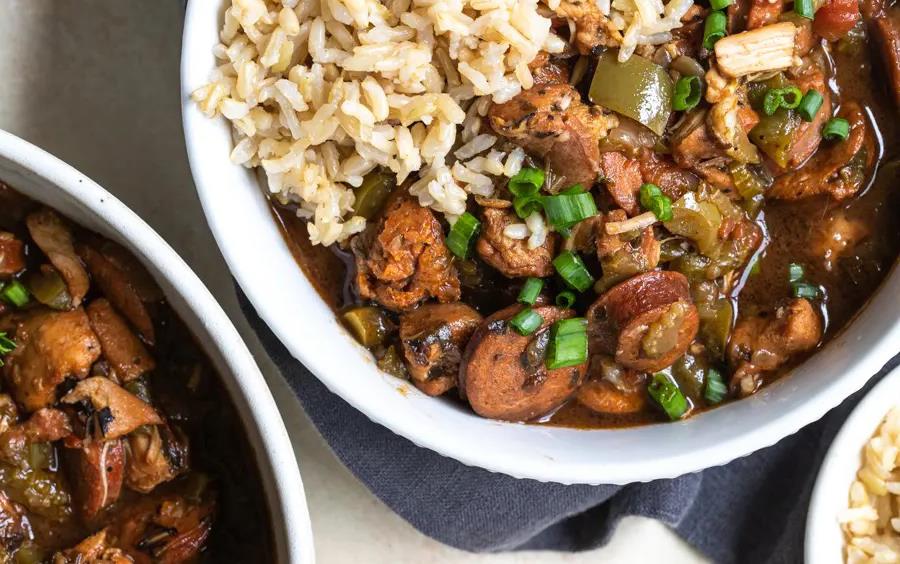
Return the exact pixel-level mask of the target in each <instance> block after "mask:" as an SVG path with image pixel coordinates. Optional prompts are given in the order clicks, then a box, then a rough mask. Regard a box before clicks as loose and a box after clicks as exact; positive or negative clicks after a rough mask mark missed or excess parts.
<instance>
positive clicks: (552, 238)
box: [475, 209, 558, 278]
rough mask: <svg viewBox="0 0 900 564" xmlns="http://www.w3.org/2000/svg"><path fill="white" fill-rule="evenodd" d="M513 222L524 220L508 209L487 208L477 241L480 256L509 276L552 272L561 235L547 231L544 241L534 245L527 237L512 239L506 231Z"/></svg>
mask: <svg viewBox="0 0 900 564" xmlns="http://www.w3.org/2000/svg"><path fill="white" fill-rule="evenodd" d="M514 223H522V221H521V220H520V219H519V218H518V217H516V215H515V214H513V213H512V212H510V211H509V210H499V209H485V210H484V212H483V213H482V223H481V236H480V237H479V238H478V242H477V243H476V245H475V250H476V251H477V252H478V256H480V257H481V259H482V260H483V261H484V262H486V263H487V264H489V265H491V266H493V267H494V268H496V269H497V270H499V271H500V272H501V273H502V274H503V275H504V276H506V277H508V278H518V277H525V276H534V277H537V278H543V277H545V276H550V275H552V274H553V257H555V256H556V247H557V241H558V236H557V235H556V234H555V233H548V234H547V237H546V239H544V243H543V244H541V245H540V246H538V247H535V248H533V249H532V248H529V244H528V239H527V238H526V239H512V238H510V237H507V236H506V235H505V234H504V233H503V231H504V230H505V229H506V228H507V226H509V225H512V224H514Z"/></svg>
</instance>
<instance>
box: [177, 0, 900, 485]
mask: <svg viewBox="0 0 900 564" xmlns="http://www.w3.org/2000/svg"><path fill="white" fill-rule="evenodd" d="M223 2H224V0H219V1H217V2H209V1H202V2H201V1H199V0H190V1H189V2H188V6H187V11H186V14H185V27H184V36H183V44H182V59H181V90H182V92H181V98H182V118H183V125H184V131H185V143H186V148H187V152H188V160H189V162H190V166H191V170H192V173H193V175H194V183H195V186H196V187H197V191H198V195H199V198H200V201H201V203H202V205H203V209H204V213H205V214H206V218H207V221H208V223H209V226H210V229H211V231H212V232H213V235H214V236H215V239H216V242H217V244H218V245H219V249H220V250H221V252H222V254H223V256H224V257H225V260H226V262H227V263H228V265H229V268H230V269H231V272H232V275H233V276H234V277H235V279H236V280H237V282H238V284H239V285H240V287H241V289H242V290H243V292H244V293H245V295H246V296H247V298H248V300H249V301H250V303H251V304H252V305H253V307H254V309H255V311H256V312H257V314H258V315H259V317H260V318H261V319H262V320H263V321H264V322H265V323H266V325H267V326H268V328H269V329H270V330H271V331H272V332H273V333H274V334H275V336H276V337H277V338H278V340H279V341H280V342H281V343H282V344H283V345H284V346H285V348H286V349H287V350H288V351H289V352H290V354H291V355H292V356H293V357H294V358H295V359H296V360H298V361H299V362H301V363H302V364H303V365H304V366H306V367H307V368H308V369H309V370H310V371H311V372H312V373H313V374H314V375H315V376H316V378H318V379H319V381H321V382H322V383H323V384H324V385H325V386H326V387H327V388H328V389H329V390H330V391H331V392H333V393H335V394H336V395H338V396H340V397H341V398H342V399H343V400H345V401H347V402H348V403H350V404H351V405H352V406H353V407H354V408H355V409H357V410H358V411H360V412H361V413H363V414H364V415H365V416H366V417H368V418H369V419H370V420H372V421H374V422H375V423H378V424H380V425H382V426H384V427H387V428H388V429H390V430H391V431H392V432H394V433H396V434H398V435H400V436H402V437H405V438H406V439H408V440H410V441H412V442H413V443H415V444H416V445H418V446H421V447H424V448H428V449H430V450H432V451H434V452H437V453H438V454H441V455H444V456H447V457H450V458H453V459H455V460H457V461H459V462H461V463H463V464H465V465H468V466H473V467H479V468H483V469H486V470H489V471H492V472H499V473H503V474H507V475H509V476H512V477H515V478H529V479H534V480H537V481H541V482H556V483H562V484H628V483H634V482H647V481H651V480H655V479H662V478H674V477H677V476H680V475H684V474H688V473H692V472H697V471H700V470H703V469H706V468H709V467H714V466H720V465H722V464H726V463H728V462H731V461H732V460H734V459H736V458H740V457H743V456H746V455H748V454H751V453H752V452H754V451H756V450H759V449H762V448H765V447H768V446H771V445H773V444H775V443H776V442H777V441H778V440H780V439H782V438H783V437H785V436H788V435H790V434H793V433H795V432H797V431H798V430H799V429H800V428H801V427H803V426H805V425H808V424H809V423H812V422H813V421H816V420H818V419H819V418H821V417H822V416H823V415H824V414H825V413H826V412H827V411H828V410H830V409H832V408H833V407H835V406H837V405H838V404H839V403H840V402H841V401H842V400H843V399H845V398H846V397H847V396H849V395H850V394H852V393H853V392H855V391H856V390H858V389H860V388H861V387H862V386H863V385H864V384H865V383H866V382H867V381H868V379H869V378H870V377H871V376H872V375H874V374H875V373H877V372H878V370H880V369H881V368H882V367H883V366H884V364H885V363H886V362H887V361H888V360H889V359H890V358H891V357H892V356H893V354H894V353H895V352H896V350H895V346H894V345H893V343H894V342H897V340H898V339H900V322H897V321H896V320H895V321H894V322H892V323H891V325H890V327H889V328H888V329H887V330H885V331H884V332H883V333H880V334H878V335H877V336H876V337H874V338H873V339H872V341H871V343H870V345H869V346H868V347H866V349H865V350H864V351H863V352H862V353H861V354H860V355H859V356H856V357H854V359H855V364H854V366H853V367H852V368H851V369H849V370H848V372H847V373H845V374H842V375H841V376H840V377H839V378H835V379H834V380H833V381H829V382H827V383H825V384H823V385H822V387H821V388H820V389H818V390H817V392H816V394H815V396H814V397H809V398H807V399H806V400H804V402H803V403H802V404H800V405H798V406H797V407H795V408H794V409H791V410H783V411H782V412H780V413H779V414H778V416H777V417H772V418H769V419H766V420H763V421H761V422H759V425H757V426H755V427H753V428H750V429H743V430H742V432H740V433H735V434H734V435H729V436H728V437H727V438H725V439H723V440H722V441H720V442H717V443H715V444H705V445H701V446H699V447H697V448H695V449H693V450H691V451H690V452H687V453H681V454H672V455H668V456H666V457H665V458H663V457H660V458H659V459H655V460H654V463H653V464H647V461H646V460H624V461H623V460H612V461H610V460H609V459H606V460H603V461H600V460H597V461H591V462H581V461H565V462H564V461H560V460H553V459H551V460H549V461H546V463H541V464H534V465H527V464H522V461H521V460H517V459H515V458H514V457H504V456H496V455H495V454H494V453H492V452H489V453H484V452H483V451H480V450H479V449H477V448H472V447H473V441H472V437H470V436H465V435H464V434H461V433H454V432H453V431H452V430H435V428H434V427H433V426H426V425H422V426H417V425H415V424H410V423H412V420H411V418H410V417H408V416H406V415H404V414H403V413H401V412H400V411H397V410H395V411H390V410H385V409H382V408H376V407H375V406H373V405H371V400H370V399H369V398H368V397H367V396H366V394H365V393H363V392H361V391H360V390H356V389H354V388H353V387H352V385H351V384H350V383H348V382H347V381H345V380H344V379H342V378H339V377H335V375H334V373H335V372H336V370H335V366H334V362H333V361H331V360H330V359H325V358H321V357H322V356H323V355H321V354H319V353H318V351H317V350H316V347H315V343H303V344H301V343H299V342H298V340H297V339H296V338H292V331H294V330H295V329H296V327H291V326H289V325H288V324H282V323H279V322H277V320H276V315H275V309H276V308H275V307H274V306H273V304H271V303H269V301H267V296H266V293H267V291H268V289H267V288H264V287H262V286H261V285H259V284H254V283H253V281H252V280H251V275H250V273H249V271H248V269H247V268H246V266H242V257H241V256H238V255H237V251H236V249H234V248H232V247H231V246H230V244H229V237H230V236H231V234H230V233H229V232H231V231H233V230H234V229H233V228H234V226H233V224H231V223H228V221H226V218H224V217H220V214H219V211H218V207H219V205H220V204H219V203H218V202H217V201H216V200H217V198H218V197H220V195H221V190H222V187H221V186H218V185H215V183H214V182H213V180H214V176H215V175H216V172H214V171H213V169H214V168H215V167H216V166H219V167H222V166H230V167H238V166H239V165H233V164H231V163H230V162H229V160H228V154H227V153H225V154H223V155H221V157H217V158H216V161H214V162H213V163H209V162H208V160H207V159H206V158H205V157H204V156H203V153H204V145H205V144H207V143H208V142H209V141H210V140H209V139H208V138H205V137H204V136H203V134H201V133H200V131H201V130H202V131H204V133H205V134H209V132H208V131H206V129H207V128H209V127H212V126H209V125H205V124H206V123H209V122H214V121H222V120H221V118H219V119H218V120H210V119H209V118H207V117H206V116H204V115H203V114H202V112H200V110H199V109H198V108H197V107H196V105H195V103H194V102H193V101H192V100H191V98H190V93H191V92H190V86H189V85H192V84H193V85H195V87H197V86H199V85H201V84H204V83H205V82H206V81H207V80H208V77H209V73H210V72H211V71H212V67H211V65H210V64H206V63H201V61H204V60H207V61H211V60H212V54H211V53H212V45H208V44H202V43H199V41H200V40H199V37H203V36H204V33H205V32H204V27H207V28H208V27H209V26H210V25H211V22H210V21H209V18H211V17H213V14H215V17H217V18H220V17H221V13H222V10H223ZM220 21H221V20H220V19H217V20H216V22H217V23H216V25H217V26H218V24H219V23H220ZM217 29H218V28H217ZM201 69H202V70H201ZM201 74H202V76H201ZM215 136H217V137H223V138H224V137H225V136H227V137H228V144H229V145H231V144H232V139H231V135H230V127H228V126H226V125H225V124H224V122H223V123H221V124H220V126H219V127H218V132H217V133H215ZM261 192H262V191H261V190H260V194H259V197H260V198H261V197H262V193H261ZM262 229H263V230H265V229H277V227H276V225H275V222H274V221H272V222H271V225H270V226H269V227H262ZM279 236H280V234H279ZM281 245H282V247H283V248H282V249H281V250H280V251H279V252H280V253H282V254H284V253H287V255H288V256H290V251H289V250H288V249H287V244H286V243H285V242H284V241H283V239H282V241H281ZM294 266H295V268H296V270H297V272H298V274H299V275H300V277H302V278H304V279H305V275H304V274H303V273H302V272H301V270H300V268H299V267H297V266H296V263H294ZM894 277H900V269H898V268H897V267H896V263H895V267H894V268H893V271H892V273H891V274H888V275H887V276H886V277H885V281H884V282H883V283H882V285H881V287H880V288H879V290H878V291H877V292H876V293H875V294H874V295H873V297H872V298H870V299H875V298H876V297H877V296H878V295H880V294H881V293H883V290H884V288H885V284H886V283H887V281H888V280H892V279H893V278H894ZM306 282H307V284H308V280H307V281H306ZM867 309H868V308H863V310H862V311H865V310H867ZM332 317H334V316H333V315H332ZM855 321H856V320H854V321H852V322H851V324H853V323H855ZM839 337H840V335H838V336H836V337H835V338H834V339H833V340H832V341H835V340H837V339H838V338H839ZM829 346H830V345H829ZM827 348H828V347H826V349H827ZM815 356H818V355H815ZM807 362H809V361H807ZM784 380H786V379H781V381H782V382H783V381H784ZM767 388H769V389H771V388H773V386H769V387H767ZM410 393H417V391H416V390H413V391H412V392H410ZM759 396H760V394H756V396H755V397H756V398H759ZM751 399H752V398H751ZM748 401H750V400H742V401H741V402H736V403H746V402H748ZM729 407H733V405H732V406H725V407H723V408H720V409H716V410H711V411H710V412H709V413H704V414H701V415H700V416H699V417H696V418H692V419H691V421H697V420H699V419H701V418H704V417H707V418H709V417H710V416H711V415H712V416H715V414H716V413H717V412H722V411H725V410H727V409H729ZM754 407H756V406H755V405H754ZM748 409H749V408H748ZM741 413H742V414H746V413H747V409H745V410H744V411H742V412H741ZM723 419H724V418H719V419H717V421H721V420H723ZM486 421H487V420H486ZM491 423H492V424H500V425H503V424H502V423H497V422H491ZM506 425H508V424H506ZM665 425H666V426H671V427H673V428H675V427H679V428H681V429H685V431H686V428H687V427H688V426H689V423H687V422H678V423H667V424H665ZM652 427H657V426H656V425H650V426H645V427H642V429H646V428H652ZM541 429H544V430H545V431H546V430H547V429H552V428H547V427H542V428H541ZM566 431H573V430H571V429H567V430H566ZM575 432H578V433H626V432H627V431H622V430H577V431H575Z"/></svg>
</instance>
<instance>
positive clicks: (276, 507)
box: [0, 131, 315, 564]
mask: <svg viewBox="0 0 900 564" xmlns="http://www.w3.org/2000/svg"><path fill="white" fill-rule="evenodd" d="M0 180H2V181H4V182H6V183H7V184H9V185H10V186H12V187H14V188H15V189H16V190H18V191H20V192H22V193H23V194H25V195H27V196H28V197H30V198H32V199H34V200H37V201H39V202H42V203H44V204H46V205H48V206H50V207H52V208H55V209H56V210H58V211H59V212H60V213H62V214H64V215H65V216H67V217H69V218H70V219H72V220H73V221H75V222H76V223H79V224H80V225H82V226H84V227H86V228H88V229H91V230H93V231H96V232H98V233H100V234H102V235H104V236H106V237H108V238H109V239H112V240H113V241H116V242H118V243H120V244H122V245H124V246H125V247H126V248H128V249H129V250H130V251H131V252H132V253H133V254H134V255H135V256H136V257H137V258H138V259H139V260H140V261H141V262H142V263H143V264H144V266H146V267H147V269H148V270H149V271H150V273H151V274H152V275H153V277H154V278H155V279H156V281H157V282H158V283H159V285H160V287H161V288H162V290H163V292H164V293H165V295H166V299H167V300H168V302H169V304H170V305H171V306H172V308H173V309H174V310H175V311H176V312H177V313H178V315H179V317H181V319H182V320H184V322H185V323H186V324H187V326H188V328H189V329H190V330H191V332H192V333H193V334H194V336H195V337H196V338H197V341H198V342H199V343H200V345H201V346H202V347H203V350H204V351H205V352H206V354H207V355H208V356H209V358H210V359H211V360H212V362H213V365H214V366H215V367H216V369H217V371H218V373H219V376H220V377H221V380H222V383H223V384H224V386H225V388H226V390H227V391H228V394H229V395H230V396H231V400H232V402H233V403H234V406H235V408H236V409H237V413H238V415H239V416H240V418H241V420H242V422H243V424H244V429H245V430H246V432H247V439H248V440H249V442H250V445H251V447H252V448H253V452H254V454H255V456H256V463H257V467H258V468H259V472H260V478H261V479H262V482H263V484H262V485H263V491H264V492H265V495H266V502H267V506H268V509H269V520H270V522H271V524H272V539H273V541H274V543H275V545H274V549H275V554H276V555H277V557H278V562H284V563H291V564H311V563H312V562H315V555H314V551H313V540H312V529H311V527H310V521H309V513H308V511H307V507H306V497H305V495H304V493H303V483H302V481H301V480H300V470H299V469H298V467H297V460H296V459H295V458H294V452H293V449H292V447H291V443H290V439H289V437H288V434H287V430H286V429H285V427H284V422H283V421H282V420H281V417H280V415H279V413H278V408H277V407H276V405H275V401H274V400H273V398H272V395H271V393H269V389H268V387H267V386H266V383H265V380H264V379H263V377H262V374H260V372H259V368H258V367H257V366H256V363H255V361H254V360H253V357H252V356H251V354H250V351H248V350H247V347H246V345H245V344H244V342H243V341H242V340H241V338H240V336H239V335H238V333H237V330H235V328H234V326H233V325H232V324H231V321H229V319H228V317H227V316H226V315H225V312H224V311H222V308H221V307H219V304H218V303H217V302H216V300H215V298H213V296H212V294H210V293H209V291H208V290H207V289H206V287H205V286H204V285H203V283H202V282H201V281H200V279H199V278H197V276H196V275H195V274H194V273H193V272H192V271H191V269H190V268H189V267H188V266H187V264H185V263H184V261H183V260H181V258H180V257H179V256H178V255H177V254H176V253H175V251H173V250H172V248H171V247H169V245H168V244H167V243H166V242H165V241H164V240H163V239H162V238H161V237H160V236H159V235H157V234H156V232H155V231H153V229H151V228H150V226H148V225H147V224H146V223H144V222H143V221H142V220H141V218H139V217H138V216H137V215H135V214H134V212H132V211H131V210H130V209H128V208H127V207H126V206H125V205H124V204H123V203H122V202H120V201H119V200H117V199H116V198H115V197H114V196H112V195H111V194H110V193H109V192H107V191H105V190H104V189H103V188H101V187H100V186H98V185H97V184H96V183H94V182H93V181H92V180H91V179H89V178H88V177H86V176H84V175H83V174H81V173H80V172H78V171H77V170H75V169H74V168H72V167H70V166H69V165H67V164H65V163H64V162H62V161H60V160H59V159H57V158H56V157H54V156H52V155H50V154H49V153H47V152H45V151H43V150H41V149H39V148H37V147H35V146H34V145H31V144H29V143H27V142H25V141H23V140H21V139H19V138H18V137H15V136H14V135H11V134H9V133H7V132H5V131H0Z"/></svg>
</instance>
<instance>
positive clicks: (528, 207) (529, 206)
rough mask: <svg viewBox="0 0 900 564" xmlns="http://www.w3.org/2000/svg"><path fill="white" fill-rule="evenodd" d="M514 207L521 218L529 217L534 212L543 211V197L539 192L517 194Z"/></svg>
mask: <svg viewBox="0 0 900 564" xmlns="http://www.w3.org/2000/svg"><path fill="white" fill-rule="evenodd" d="M513 209H515V210H516V215H517V216H519V217H520V218H521V219H527V218H528V216H529V215H531V214H533V213H534V212H538V211H541V197H540V196H538V195H537V194H532V195H530V196H516V197H515V198H514V199H513Z"/></svg>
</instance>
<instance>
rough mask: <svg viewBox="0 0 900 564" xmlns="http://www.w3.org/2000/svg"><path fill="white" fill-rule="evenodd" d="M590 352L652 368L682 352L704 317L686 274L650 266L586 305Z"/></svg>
mask: <svg viewBox="0 0 900 564" xmlns="http://www.w3.org/2000/svg"><path fill="white" fill-rule="evenodd" d="M587 319H588V335H589V337H590V346H591V353H592V354H597V353H606V354H614V355H615V358H616V362H618V363H619V364H621V365H623V366H625V367H627V368H632V369H634V370H641V371H647V372H652V371H654V370H661V369H663V368H665V367H666V366H669V365H670V364H672V363H673V362H675V360H676V359H677V358H678V357H680V356H681V355H683V354H684V352H685V351H686V350H687V348H688V346H689V345H690V344H691V341H693V340H694V337H695V336H696V335H697V328H698V327H699V324H700V318H699V316H698V314H697V308H696V307H695V306H694V303H693V301H692V300H691V293H690V285H689V284H688V280H687V278H685V277H684V275H683V274H680V273H678V272H671V271H652V272H646V273H644V274H639V275H637V276H634V277H632V278H629V279H628V280H626V281H625V282H622V283H621V284H619V285H617V286H614V287H613V288H611V289H610V290H609V291H607V292H606V293H605V294H603V295H602V296H600V298H599V299H598V300H597V301H596V302H594V304H593V305H592V306H591V307H590V309H588V313H587Z"/></svg>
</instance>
